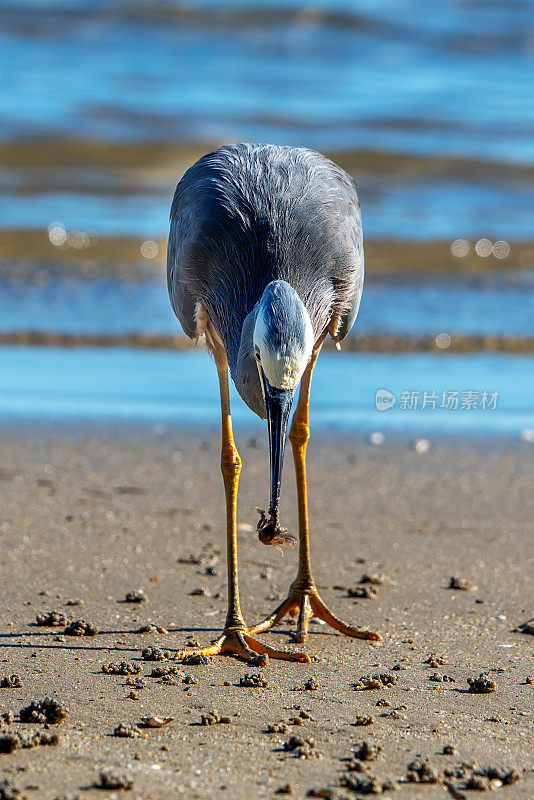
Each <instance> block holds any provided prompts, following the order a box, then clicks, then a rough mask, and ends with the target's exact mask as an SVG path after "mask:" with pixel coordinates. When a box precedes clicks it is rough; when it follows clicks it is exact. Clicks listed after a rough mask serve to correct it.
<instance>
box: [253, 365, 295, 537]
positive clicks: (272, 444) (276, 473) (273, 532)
mask: <svg viewBox="0 0 534 800" xmlns="http://www.w3.org/2000/svg"><path fill="white" fill-rule="evenodd" d="M260 374H261V380H262V383H263V394H264V398H265V406H266V409H267V426H268V429H269V455H270V465H271V500H270V505H269V517H268V518H267V517H266V516H265V512H263V511H261V509H258V510H259V511H260V521H259V523H258V535H259V538H260V541H261V542H263V544H272V545H275V546H277V545H280V544H285V545H287V546H289V547H292V546H293V545H294V544H295V543H296V540H295V539H294V538H293V537H292V536H288V535H287V529H286V528H282V527H280V510H279V502H280V485H281V483H282V466H283V463H284V451H285V446H286V433H287V423H288V420H289V413H290V411H291V404H292V402H293V392H291V391H287V390H284V389H277V388H276V387H274V386H271V384H270V383H269V381H268V380H267V378H266V377H265V374H264V372H263V370H262V369H260ZM278 549H279V548H278Z"/></svg>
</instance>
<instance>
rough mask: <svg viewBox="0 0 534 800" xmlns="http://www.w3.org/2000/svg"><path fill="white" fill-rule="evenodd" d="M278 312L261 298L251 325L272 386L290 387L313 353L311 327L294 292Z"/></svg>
mask: <svg viewBox="0 0 534 800" xmlns="http://www.w3.org/2000/svg"><path fill="white" fill-rule="evenodd" d="M277 312H278V309H277V306H276V305H273V304H272V303H270V302H263V298H262V302H260V305H259V308H258V314H257V316H256V324H255V326H254V354H255V357H256V359H257V360H258V362H259V364H260V365H261V368H262V370H263V372H264V374H265V377H266V378H267V380H268V381H269V383H270V384H271V386H274V387H275V388H277V389H284V390H289V391H293V390H294V389H296V387H297V386H298V383H299V381H300V379H301V378H302V374H303V372H304V370H305V369H306V366H307V364H308V362H309V360H310V357H311V354H312V350H313V345H314V336H313V328H312V324H311V320H310V316H309V314H308V311H307V310H306V307H305V306H304V304H303V303H302V301H301V300H300V298H299V296H298V295H297V293H296V292H293V296H291V303H290V304H287V303H286V304H285V305H284V308H283V313H277Z"/></svg>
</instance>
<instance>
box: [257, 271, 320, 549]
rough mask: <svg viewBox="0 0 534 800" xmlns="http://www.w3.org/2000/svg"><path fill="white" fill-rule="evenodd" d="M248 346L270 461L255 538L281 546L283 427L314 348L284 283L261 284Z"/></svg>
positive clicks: (303, 314)
mask: <svg viewBox="0 0 534 800" xmlns="http://www.w3.org/2000/svg"><path fill="white" fill-rule="evenodd" d="M253 342H254V356H255V358H256V362H257V365H258V371H259V374H260V380H261V384H262V387H263V396H264V400H265V407H266V411H267V424H268V428H269V448H270V462H271V500H270V507H269V519H268V520H267V519H265V520H261V521H260V526H259V531H260V539H261V541H263V542H264V543H265V544H281V543H282V541H283V529H281V528H280V527H279V508H278V507H279V499H280V484H281V480H282V465H283V460H284V450H285V442H286V432H287V423H288V419H289V414H290V411H291V404H292V402H293V395H294V393H295V390H296V388H297V386H298V384H299V382H300V379H301V378H302V374H303V372H304V370H305V369H306V366H307V364H308V362H309V360H310V358H311V355H312V351H313V345H314V336H313V328H312V324H311V320H310V315H309V314H308V311H307V309H306V307H305V306H304V303H303V302H302V300H301V299H300V297H299V296H298V294H297V292H296V291H295V290H294V289H293V287H292V286H290V285H289V283H286V282H285V281H280V280H279V281H272V283H269V284H268V286H266V288H265V290H264V292H263V295H262V297H261V300H260V302H259V305H258V309H257V314H256V322H255V325H254V336H253Z"/></svg>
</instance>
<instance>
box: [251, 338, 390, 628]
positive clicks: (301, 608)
mask: <svg viewBox="0 0 534 800" xmlns="http://www.w3.org/2000/svg"><path fill="white" fill-rule="evenodd" d="M321 345H322V340H321V341H320V343H319V345H318V346H317V347H316V349H315V351H314V353H313V356H312V358H311V361H310V363H309V364H308V367H307V368H306V371H305V373H304V375H303V376H302V382H301V386H300V392H299V399H298V403H297V408H296V410H295V414H294V417H293V422H292V425H291V431H290V433H289V439H290V441H291V445H292V447H293V458H294V461H295V473H296V479H297V499H298V513H299V568H298V573H297V577H296V579H295V580H294V581H293V583H292V584H291V586H290V589H289V594H288V596H287V598H286V599H285V600H284V601H283V602H282V603H281V604H280V605H279V606H278V607H277V608H276V609H275V610H274V611H273V613H272V614H271V615H270V616H268V617H266V619H264V620H263V622H260V623H259V624H258V625H255V626H254V627H253V628H251V629H250V632H251V633H263V632H264V631H267V630H269V628H272V626H273V625H276V623H277V622H280V620H282V619H283V618H284V617H285V616H286V615H287V614H289V615H290V616H292V617H297V633H296V640H297V642H305V641H307V639H308V622H309V620H310V618H311V617H317V618H318V619H322V620H324V622H326V623H327V624H328V625H330V626H331V627H332V628H335V629H336V630H338V631H340V632H341V633H344V634H345V635H346V636H352V637H354V638H356V639H370V640H372V641H375V642H376V641H380V638H381V637H380V636H379V634H378V633H373V632H372V631H368V630H366V629H365V628H355V627H353V626H352V625H347V623H345V622H343V621H342V620H340V619H339V618H338V617H336V616H335V615H334V614H332V612H331V611H330V610H329V609H328V608H327V607H326V605H325V604H324V602H323V601H322V600H321V598H320V596H319V592H318V591H317V587H316V586H315V582H314V580H313V576H312V571H311V561H310V537H309V519H308V497H307V490H306V448H307V446H308V439H309V438H310V425H309V401H310V384H311V377H312V372H313V368H314V366H315V362H316V360H317V356H318V355H319V352H320V349H321Z"/></svg>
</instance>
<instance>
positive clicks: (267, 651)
mask: <svg viewBox="0 0 534 800" xmlns="http://www.w3.org/2000/svg"><path fill="white" fill-rule="evenodd" d="M186 656H236V657H237V658H241V659H243V660H244V661H248V662H249V664H253V665H254V666H257V667H265V666H266V665H267V664H268V663H269V657H271V658H279V659H282V660H284V661H300V662H302V663H304V664H309V663H310V658H309V656H308V655H306V653H295V652H292V651H291V650H276V649H275V648H274V647H269V646H268V645H265V644H263V642H260V641H259V640H258V639H256V638H254V636H252V634H251V631H249V630H248V629H247V628H245V627H243V628H226V629H225V630H224V632H223V635H222V636H221V637H220V638H219V639H216V640H215V641H214V642H212V644H210V645H208V647H202V648H198V649H195V650H191V649H187V650H179V651H178V652H177V653H176V655H175V658H176V659H177V660H178V661H182V660H183V659H184V658H185V657H186Z"/></svg>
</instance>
